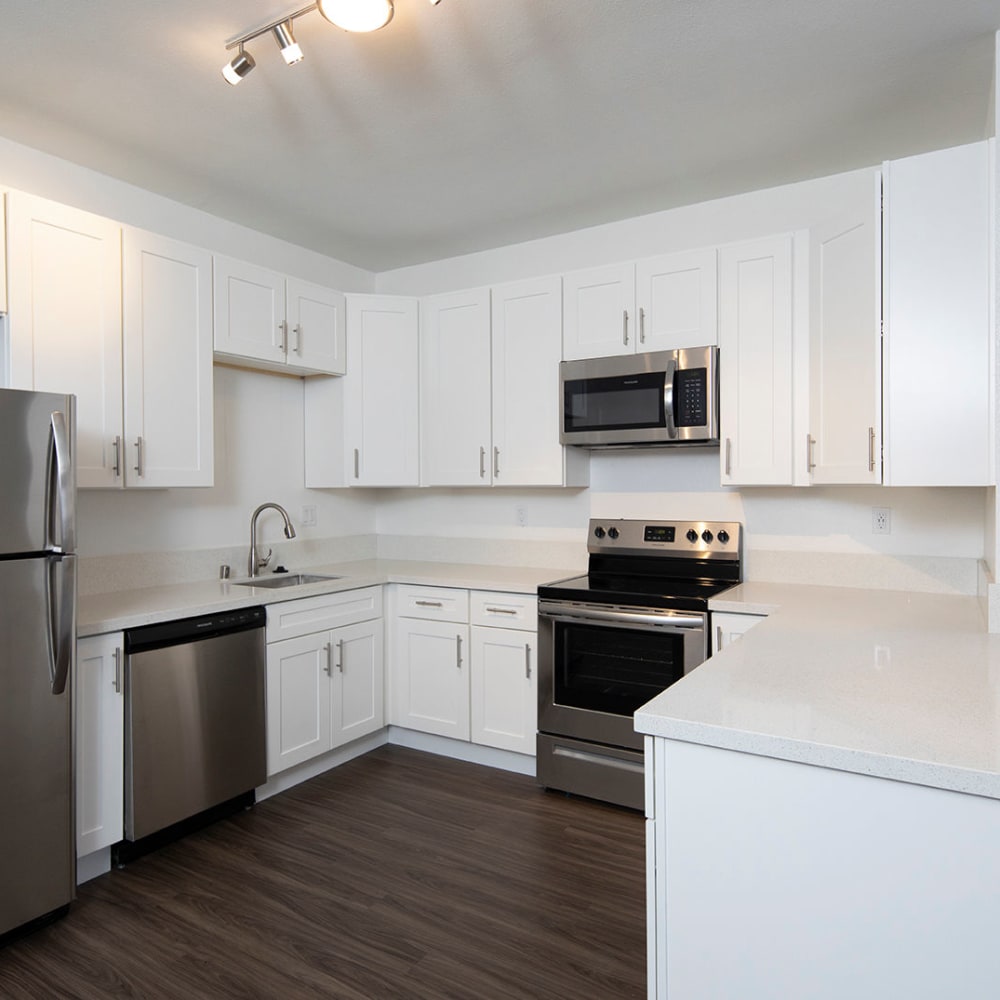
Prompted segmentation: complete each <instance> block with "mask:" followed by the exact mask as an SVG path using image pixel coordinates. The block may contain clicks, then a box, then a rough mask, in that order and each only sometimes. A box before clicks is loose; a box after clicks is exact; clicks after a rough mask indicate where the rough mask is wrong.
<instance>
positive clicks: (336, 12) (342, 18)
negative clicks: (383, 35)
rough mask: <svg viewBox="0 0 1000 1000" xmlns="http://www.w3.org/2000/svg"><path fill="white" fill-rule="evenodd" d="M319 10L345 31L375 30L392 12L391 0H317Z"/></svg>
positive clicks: (389, 18)
mask: <svg viewBox="0 0 1000 1000" xmlns="http://www.w3.org/2000/svg"><path fill="white" fill-rule="evenodd" d="M317 6H318V8H319V12H320V13H321V14H322V15H323V17H325V18H326V19H327V20H328V21H329V22H330V23H331V24H335V25H336V26H337V27H338V28H343V29H344V30H345V31H377V30H378V29H379V28H384V27H385V26H386V25H387V24H388V23H389V22H390V21H391V20H392V14H393V7H392V0H319V3H318V5H317Z"/></svg>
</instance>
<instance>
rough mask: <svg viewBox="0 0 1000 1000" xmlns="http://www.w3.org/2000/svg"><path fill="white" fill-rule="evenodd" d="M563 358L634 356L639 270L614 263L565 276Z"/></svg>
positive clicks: (631, 266) (628, 265)
mask: <svg viewBox="0 0 1000 1000" xmlns="http://www.w3.org/2000/svg"><path fill="white" fill-rule="evenodd" d="M563 303H564V305H563V313H564V318H565V322H566V326H565V329H564V330H563V358H564V360H566V361H572V360H574V359H576V358H604V357H611V356H612V355H615V354H634V353H635V351H636V340H637V336H636V331H635V330H634V329H633V327H634V325H635V268H634V266H633V265H632V264H614V265H612V266H610V267H595V268H590V269H588V270H586V271H574V272H572V273H570V274H567V275H565V276H564V277H563Z"/></svg>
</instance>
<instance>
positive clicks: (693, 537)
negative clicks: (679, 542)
mask: <svg viewBox="0 0 1000 1000" xmlns="http://www.w3.org/2000/svg"><path fill="white" fill-rule="evenodd" d="M687 540H688V541H689V542H692V543H693V542H696V541H698V532H697V531H695V530H694V528H688V533H687Z"/></svg>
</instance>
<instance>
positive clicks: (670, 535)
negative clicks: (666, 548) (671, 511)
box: [642, 524, 674, 542]
mask: <svg viewBox="0 0 1000 1000" xmlns="http://www.w3.org/2000/svg"><path fill="white" fill-rule="evenodd" d="M642 540H643V541H644V542H672V541H673V540H674V526H673V525H672V524H669V525H667V524H647V525H646V526H645V529H644V531H643V535H642Z"/></svg>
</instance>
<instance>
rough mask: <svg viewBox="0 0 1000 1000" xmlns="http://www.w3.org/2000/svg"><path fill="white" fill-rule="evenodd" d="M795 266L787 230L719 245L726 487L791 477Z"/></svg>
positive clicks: (788, 480)
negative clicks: (781, 232) (793, 269)
mask: <svg viewBox="0 0 1000 1000" xmlns="http://www.w3.org/2000/svg"><path fill="white" fill-rule="evenodd" d="M792 264H793V236H792V234H790V233H788V234H785V235H781V236H773V237H769V238H767V239H762V240H754V241H753V242H749V243H741V244H737V245H734V246H729V247H723V248H722V249H721V250H720V251H719V353H720V355H721V356H722V358H723V359H724V360H723V361H722V363H721V364H720V372H719V386H720V397H721V398H720V416H719V423H720V434H721V437H722V442H721V445H722V446H721V449H720V462H721V471H722V484H723V485H724V486H731V485H743V486H755V485H791V484H792V482H793V452H792V427H793V423H792V419H793V399H792V375H793V367H792V349H793V336H792V334H793V313H792V287H793V285H792Z"/></svg>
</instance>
